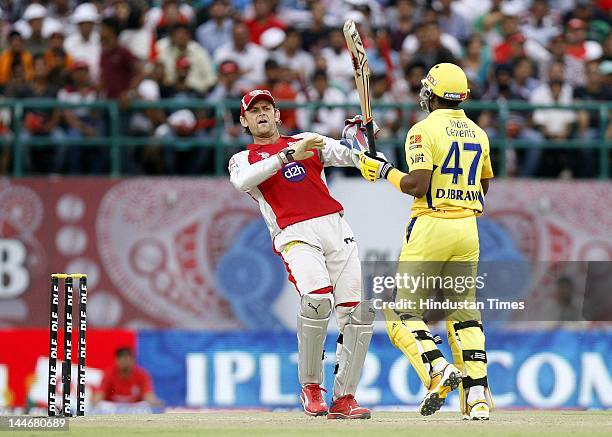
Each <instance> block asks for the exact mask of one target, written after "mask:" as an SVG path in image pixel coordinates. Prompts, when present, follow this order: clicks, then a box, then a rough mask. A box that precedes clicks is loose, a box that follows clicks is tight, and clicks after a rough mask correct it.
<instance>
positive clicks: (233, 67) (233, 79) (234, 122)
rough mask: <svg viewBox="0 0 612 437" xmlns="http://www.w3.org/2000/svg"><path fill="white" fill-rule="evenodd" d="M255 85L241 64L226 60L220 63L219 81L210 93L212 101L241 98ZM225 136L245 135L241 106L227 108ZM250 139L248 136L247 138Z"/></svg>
mask: <svg viewBox="0 0 612 437" xmlns="http://www.w3.org/2000/svg"><path fill="white" fill-rule="evenodd" d="M252 88H253V86H252V85H251V83H250V82H249V81H245V80H244V78H243V74H242V72H241V71H240V66H239V65H238V64H237V63H236V62H234V61H224V62H222V63H221V65H219V83H217V85H216V86H215V88H214V89H213V90H212V91H211V92H210V94H209V95H208V99H209V100H210V101H211V102H220V101H222V100H240V99H241V98H242V96H244V95H245V94H246V93H247V92H249V90H251V89H252ZM223 125H224V127H225V130H224V137H226V138H228V139H230V138H239V137H241V136H242V135H244V129H243V128H242V126H241V125H240V108H234V109H229V108H228V109H226V110H225V114H224V116H223ZM247 139H248V138H247Z"/></svg>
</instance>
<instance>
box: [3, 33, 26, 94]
mask: <svg viewBox="0 0 612 437" xmlns="http://www.w3.org/2000/svg"><path fill="white" fill-rule="evenodd" d="M8 41H9V47H8V48H7V49H6V50H4V51H3V52H2V54H1V55H0V86H6V85H7V83H8V82H9V80H11V79H18V78H19V77H20V75H19V74H18V73H17V71H16V70H17V69H20V72H21V73H22V74H23V79H24V80H26V81H29V80H31V79H32V74H33V67H32V55H31V54H30V52H28V51H27V50H25V49H24V47H23V38H22V37H21V34H20V33H19V32H16V31H12V32H11V33H10V34H9V36H8Z"/></svg>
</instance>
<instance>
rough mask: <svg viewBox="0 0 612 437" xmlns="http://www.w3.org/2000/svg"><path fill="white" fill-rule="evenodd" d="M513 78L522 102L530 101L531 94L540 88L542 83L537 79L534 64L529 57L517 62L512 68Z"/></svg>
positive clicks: (519, 59)
mask: <svg viewBox="0 0 612 437" xmlns="http://www.w3.org/2000/svg"><path fill="white" fill-rule="evenodd" d="M512 77H513V83H514V87H515V92H516V93H517V94H518V95H519V96H520V99H521V100H529V97H530V96H531V93H532V92H533V91H534V90H535V89H536V88H537V87H538V86H540V81H539V80H537V79H536V78H535V67H534V65H533V62H532V61H531V60H530V59H529V58H527V57H522V58H518V59H516V60H515V62H514V64H513V66H512Z"/></svg>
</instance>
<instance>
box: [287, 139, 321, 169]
mask: <svg viewBox="0 0 612 437" xmlns="http://www.w3.org/2000/svg"><path fill="white" fill-rule="evenodd" d="M324 147H325V139H324V138H323V137H322V136H321V135H310V136H308V137H306V138H302V139H301V140H299V141H296V142H295V143H292V144H291V145H290V146H289V147H286V148H284V149H283V150H281V151H280V152H278V154H277V156H278V159H279V160H280V161H281V162H282V163H283V164H287V163H288V162H292V161H302V160H304V159H308V158H310V157H311V156H314V152H313V151H312V150H313V149H322V148H324Z"/></svg>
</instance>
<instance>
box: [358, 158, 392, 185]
mask: <svg viewBox="0 0 612 437" xmlns="http://www.w3.org/2000/svg"><path fill="white" fill-rule="evenodd" d="M393 168H394V167H393V164H391V163H390V162H389V161H387V158H386V157H385V155H383V154H382V153H381V152H378V154H377V156H372V155H370V153H368V152H361V153H360V154H359V170H360V171H361V176H363V178H364V179H366V180H368V181H370V182H375V181H376V180H377V179H380V178H385V179H386V178H387V175H388V174H389V172H390V171H391V170H392V169H393Z"/></svg>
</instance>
